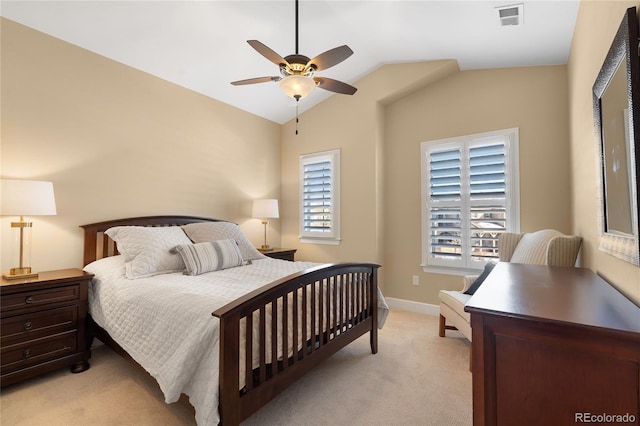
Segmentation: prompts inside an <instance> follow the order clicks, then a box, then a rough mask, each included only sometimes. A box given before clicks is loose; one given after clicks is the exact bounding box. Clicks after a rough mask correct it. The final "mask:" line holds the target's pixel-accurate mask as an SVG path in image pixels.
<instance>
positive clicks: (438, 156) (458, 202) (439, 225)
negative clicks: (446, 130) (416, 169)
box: [429, 148, 462, 259]
mask: <svg viewBox="0 0 640 426" xmlns="http://www.w3.org/2000/svg"><path fill="white" fill-rule="evenodd" d="M461 171H462V151H461V150H460V149H459V148H453V149H445V150H440V151H431V152H430V155H429V175H430V184H429V188H430V191H429V192H430V198H431V208H430V211H429V217H430V238H431V256H432V257H436V258H445V259H459V258H460V256H461V255H462V173H461Z"/></svg>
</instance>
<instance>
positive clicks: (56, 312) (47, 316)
mask: <svg viewBox="0 0 640 426" xmlns="http://www.w3.org/2000/svg"><path fill="white" fill-rule="evenodd" d="M77 322H78V306H77V305H71V306H63V307H61V308H55V309H47V310H45V311H38V312H32V313H29V314H25V315H16V316H14V317H7V318H3V319H2V323H1V327H0V335H1V336H2V340H1V341H2V346H4V345H6V344H9V343H11V342H15V341H25V340H30V339H33V338H36V337H39V336H44V335H51V334H56V333H61V332H63V331H68V330H73V329H75V328H76V327H77Z"/></svg>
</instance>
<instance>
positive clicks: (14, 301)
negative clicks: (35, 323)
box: [2, 285, 80, 314]
mask: <svg viewBox="0 0 640 426" xmlns="http://www.w3.org/2000/svg"><path fill="white" fill-rule="evenodd" d="M79 294H80V286H79V285H70V286H67V287H59V288H52V289H47V290H37V291H28V292H24V293H16V294H8V295H5V296H2V313H3V314H6V312H7V311H8V310H11V309H20V308H25V307H32V306H34V307H35V306H42V305H46V304H49V303H59V302H66V301H71V300H77V299H78V298H79Z"/></svg>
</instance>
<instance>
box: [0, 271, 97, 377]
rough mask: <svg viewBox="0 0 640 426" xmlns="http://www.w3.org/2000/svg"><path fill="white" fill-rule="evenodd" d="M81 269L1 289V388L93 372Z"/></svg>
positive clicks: (12, 283)
mask: <svg viewBox="0 0 640 426" xmlns="http://www.w3.org/2000/svg"><path fill="white" fill-rule="evenodd" d="M91 278H93V275H92V274H88V273H86V272H84V271H82V270H80V269H61V270H59V271H45V272H40V273H39V274H38V276H37V277H33V278H28V279H18V280H5V279H3V280H2V282H1V284H0V299H1V306H2V311H1V312H0V335H1V337H0V386H6V385H10V384H13V383H17V382H20V381H22V380H25V379H27V378H30V377H34V376H37V375H40V374H43V373H46V372H49V371H52V370H55V369H58V368H62V367H68V366H71V372H72V373H80V372H82V371H85V370H87V369H88V368H89V358H90V356H91V355H90V352H89V350H88V348H87V344H86V338H85V330H86V325H85V322H86V319H87V310H88V299H87V294H88V286H89V281H91Z"/></svg>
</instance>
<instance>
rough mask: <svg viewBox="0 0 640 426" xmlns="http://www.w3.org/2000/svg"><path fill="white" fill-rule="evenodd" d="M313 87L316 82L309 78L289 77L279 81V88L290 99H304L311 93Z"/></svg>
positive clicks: (301, 76)
mask: <svg viewBox="0 0 640 426" xmlns="http://www.w3.org/2000/svg"><path fill="white" fill-rule="evenodd" d="M314 87H316V82H315V81H313V79H312V78H311V77H305V76H303V75H290V76H287V77H285V78H283V79H282V80H280V88H281V89H282V91H283V92H284V93H286V94H287V96H290V97H292V98H296V97H300V98H304V97H305V96H307V95H308V94H309V93H311V91H312V90H313V88H314Z"/></svg>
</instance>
